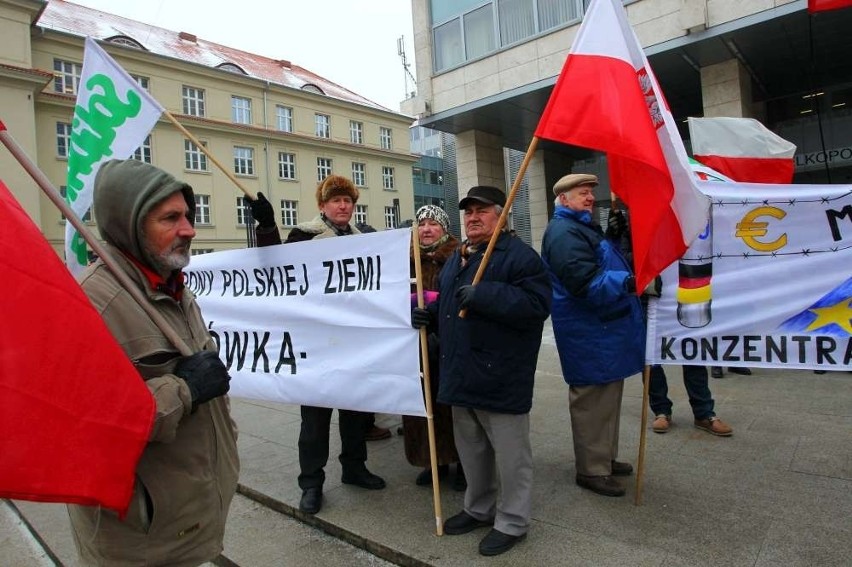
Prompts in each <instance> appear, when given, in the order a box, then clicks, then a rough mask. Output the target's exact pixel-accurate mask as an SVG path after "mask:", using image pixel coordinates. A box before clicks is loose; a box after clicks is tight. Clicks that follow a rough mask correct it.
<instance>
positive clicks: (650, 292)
mask: <svg viewBox="0 0 852 567" xmlns="http://www.w3.org/2000/svg"><path fill="white" fill-rule="evenodd" d="M662 291H663V278H661V277H660V276H657V277H656V278H654V279H653V280H651V281H650V283H648V285H647V286H645V291H643V292H642V295H647V296H650V297H660V294H661V293H662Z"/></svg>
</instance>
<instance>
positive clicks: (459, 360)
mask: <svg viewBox="0 0 852 567" xmlns="http://www.w3.org/2000/svg"><path fill="white" fill-rule="evenodd" d="M505 205H506V194H505V193H503V191H501V190H500V189H498V188H497V187H491V186H476V187H472V188H471V189H470V190H469V191H468V193H467V196H466V197H465V198H464V199H462V200H461V202H460V203H459V207H460V208H461V209H463V210H464V227H465V234H466V235H467V239H466V240H465V241H464V242H463V243H462V244H461V246H460V247H459V248H458V250H456V251H455V252H453V255H452V256H451V257H450V259H449V260H447V263H446V264H445V265H444V268H443V269H442V270H441V273H440V274H439V276H438V298H437V300H436V301H435V302H434V303H432V304H431V305H429V307H428V309H418V308H414V309H413V311H412V324H413V325H414V326H415V327H417V328H419V327H422V326H425V325H428V324H429V323H430V322H432V323H433V324H434V325H435V326H436V327H437V331H438V335H439V339H440V358H441V363H440V373H441V382H440V384H439V386H438V402H440V403H442V404H447V405H450V406H453V431H454V436H455V441H456V448H457V449H458V453H459V458H460V459H461V462H462V464H463V465H464V471H465V476H466V477H467V490H466V491H465V495H464V508H463V510H462V511H461V512H459V513H458V514H456V515H455V516H453V517H451V518H449V519H448V520H447V521H446V522H444V533H446V534H448V535H460V534H466V533H468V532H470V531H473V530H475V529H477V528H481V527H491V530H490V531H489V532H488V534H486V536H485V537H484V538H483V539H482V540H481V541H480V542H479V553H480V554H482V555H486V556H490V555H498V554H501V553H505V552H506V551H509V550H510V549H512V547H513V546H514V545H515V544H516V543H518V542H519V541H521V540H522V539H523V538H524V537H525V536H526V534H527V531H528V530H529V525H530V511H531V507H532V480H533V461H532V449H531V447H530V415H529V412H530V409H531V408H532V397H533V384H534V381H535V369H536V364H537V362H538V351H539V349H540V347H541V335H542V331H543V328H544V321H545V320H546V319H547V317H548V315H549V314H550V281H549V279H548V276H547V271H546V270H545V268H544V264H542V262H541V258H540V257H539V255H538V254H537V253H536V252H535V250H533V249H532V248H530V247H529V246H528V245H527V244H526V243H524V242H523V241H522V240H521V239H520V238H518V237H516V236H513V235H511V234H509V232H508V231H506V230H501V231H500V233H499V236H498V237H497V240H496V243H495V246H494V249H493V251H492V255H491V259H490V261H489V262H488V265H487V268H486V269H485V271H484V272H483V275H482V279H481V281H480V282H479V283H477V284H476V285H474V284H473V279H474V275H475V274H476V272H477V269H478V268H479V265H480V263H481V262H482V261H483V256H484V253H485V249H486V248H487V247H488V242H489V240H490V239H491V236H492V235H493V234H494V233H495V232H496V231H497V227H498V224H499V220H500V215H501V213H502V211H503V207H504V206H505ZM461 310H465V316H464V317H461V316H460V315H459V312H460V311H461Z"/></svg>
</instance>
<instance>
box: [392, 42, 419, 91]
mask: <svg viewBox="0 0 852 567" xmlns="http://www.w3.org/2000/svg"><path fill="white" fill-rule="evenodd" d="M396 54H397V55H399V57H400V59H402V69H403V71H404V73H403V75H402V80H403V82H404V84H405V98H414V96H415V95H416V94H417V79H415V78H414V75H412V74H411V70H410V69H409V67H410V66H411V64H410V63H409V62H408V60H407V59H406V57H405V36H402V35H401V36H399V39H397V40H396ZM409 79H410V80H411V84H412V88H411V90H409V89H408V81H409Z"/></svg>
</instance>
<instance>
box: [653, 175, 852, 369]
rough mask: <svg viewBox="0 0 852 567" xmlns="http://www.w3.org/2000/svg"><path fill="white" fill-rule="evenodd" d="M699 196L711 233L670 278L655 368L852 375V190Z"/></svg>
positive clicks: (656, 309)
mask: <svg viewBox="0 0 852 567" xmlns="http://www.w3.org/2000/svg"><path fill="white" fill-rule="evenodd" d="M700 188H701V190H702V192H704V193H705V194H707V195H708V196H710V197H711V199H712V202H713V208H712V209H713V210H712V220H711V225H710V227H708V230H707V231H706V232H705V234H703V235H701V237H700V238H699V240H698V241H697V242H696V243H695V244H694V245H693V246H692V247H691V248H690V250H689V251H687V253H686V254H685V255H684V258H683V259H681V260H680V261H679V262H676V263H675V264H673V265H671V266H669V268H667V269H666V270H665V271H664V272H663V293H662V296H661V297H660V299H659V300H657V301H652V302H651V305H650V306H649V313H648V345H647V352H646V359H647V360H648V362H649V363H651V364H653V363H661V364H705V363H706V364H709V363H716V364H719V365H731V366H750V367H775V366H779V367H780V366H783V367H786V368H803V369H823V370H839V369H843V370H849V369H852V185H768V184H749V183H714V182H702V183H701V184H700ZM711 227H712V228H711Z"/></svg>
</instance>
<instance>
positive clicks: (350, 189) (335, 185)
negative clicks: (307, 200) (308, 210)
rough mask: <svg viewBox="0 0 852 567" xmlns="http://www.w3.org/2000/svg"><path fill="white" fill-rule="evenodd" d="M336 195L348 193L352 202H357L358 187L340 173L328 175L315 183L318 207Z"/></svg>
mask: <svg viewBox="0 0 852 567" xmlns="http://www.w3.org/2000/svg"><path fill="white" fill-rule="evenodd" d="M337 195H349V197H351V198H352V202H353V203H357V202H358V197H359V195H360V194H359V193H358V189H357V188H356V187H355V185H354V184H353V183H352V182H351V181H349V180H348V179H346V178H345V177H343V176H342V175H329V176H328V177H326V178H325V179H323V180H322V181H321V182H320V183H319V185H317V205H319V206H320V207H322V206H323V204H324V203H326V202H328V201H329V199H331V198H332V197H335V196H337Z"/></svg>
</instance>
